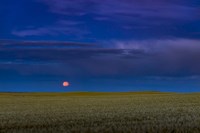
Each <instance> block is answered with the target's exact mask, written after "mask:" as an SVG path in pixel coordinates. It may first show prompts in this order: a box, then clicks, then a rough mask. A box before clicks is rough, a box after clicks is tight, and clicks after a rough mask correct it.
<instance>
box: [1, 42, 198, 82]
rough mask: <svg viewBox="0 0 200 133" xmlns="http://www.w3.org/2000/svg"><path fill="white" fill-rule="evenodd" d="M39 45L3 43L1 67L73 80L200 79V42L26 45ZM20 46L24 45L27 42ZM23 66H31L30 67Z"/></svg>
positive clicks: (50, 43)
mask: <svg viewBox="0 0 200 133" xmlns="http://www.w3.org/2000/svg"><path fill="white" fill-rule="evenodd" d="M18 43H19V42H18ZM39 43H41V47H40V48H39V47H37V48H36V49H34V48H33V49H32V48H31V49H30V48H26V47H20V48H16V47H14V46H12V48H6V47H4V45H9V44H8V43H7V44H5V43H1V48H0V57H1V58H0V64H1V67H0V68H1V69H8V68H10V69H14V70H15V71H18V72H19V73H20V72H22V73H24V72H26V73H27V74H30V75H31V74H34V73H35V72H37V73H38V72H40V71H44V72H45V73H49V74H56V75H61V76H71V77H79V76H80V77H81V76H84V77H88V76H90V77H93V76H95V77H102V76H105V77H113V76H114V77H132V78H136V77H194V76H200V69H199V68H200V63H199V60H200V53H199V51H200V46H199V44H200V41H199V40H191V39H188V40H186V39H174V40H146V41H135V40H130V41H110V42H109V43H111V44H112V45H111V47H110V48H108V47H104V46H103V45H102V47H93V45H92V46H90V45H89V46H88V45H87V44H86V46H87V47H85V44H78V43H77V44H76V43H75V45H77V46H78V47H73V48H65V49H54V48H43V45H45V47H46V46H47V45H49V47H51V45H54V44H59V42H54V43H52V42H49V43H48V42H46V43H44V44H43V43H42V42H37V43H33V42H32V41H30V43H29V44H28V43H27V44H28V45H30V44H31V45H34V44H35V45H40V44H39ZM19 44H20V43H19ZM21 44H22V45H25V42H21ZM15 45H18V44H17V43H16V44H15ZM63 45H74V44H73V43H72V44H71V43H66V44H63ZM82 45H83V47H82ZM2 47H3V48H2ZM6 62H7V63H6ZM24 64H29V66H26V65H24ZM45 64H46V65H45ZM14 66H15V67H14ZM34 66H38V67H34ZM2 67H3V68H2ZM33 70H34V71H33Z"/></svg>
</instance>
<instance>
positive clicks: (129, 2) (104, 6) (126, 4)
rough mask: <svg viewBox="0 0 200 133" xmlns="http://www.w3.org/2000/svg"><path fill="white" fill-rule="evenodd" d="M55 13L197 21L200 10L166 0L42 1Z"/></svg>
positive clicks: (182, 3) (179, 2) (179, 0)
mask: <svg viewBox="0 0 200 133" xmlns="http://www.w3.org/2000/svg"><path fill="white" fill-rule="evenodd" d="M40 1H41V2H43V3H45V4H46V5H48V6H49V9H50V11H51V12H53V13H57V14H63V15H70V14H72V15H79V16H81V15H85V14H96V15H97V18H98V15H99V16H106V17H110V18H111V19H113V18H118V19H138V18H140V19H141V18H147V19H148V18H149V19H151V18H153V19H158V18H159V19H166V18H167V19H181V20H185V19H192V18H196V19H197V17H198V16H197V14H198V13H197V10H198V8H197V7H196V6H195V5H189V4H188V3H187V4H184V2H183V1H181V0H178V1H172V0H170V1H165V0H156V1H153V2H152V1H148V0H140V1H139V0H104V1H97V0H86V1H81V0H76V1H69V0H59V1H56V0H40Z"/></svg>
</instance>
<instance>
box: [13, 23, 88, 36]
mask: <svg viewBox="0 0 200 133" xmlns="http://www.w3.org/2000/svg"><path fill="white" fill-rule="evenodd" d="M81 24H82V22H80V21H72V20H63V19H59V20H57V21H56V22H55V23H54V24H52V25H48V26H40V27H31V28H30V26H28V27H27V28H23V29H14V30H13V31H12V34H13V35H16V36H19V37H27V36H60V35H65V36H72V37H76V38H81V37H83V36H85V35H87V34H89V31H88V30H87V29H84V28H82V27H81V26H80V25H81Z"/></svg>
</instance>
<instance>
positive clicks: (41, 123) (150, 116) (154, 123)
mask: <svg viewBox="0 0 200 133" xmlns="http://www.w3.org/2000/svg"><path fill="white" fill-rule="evenodd" d="M29 132H30V133H49V132H53V133H54V132H55V133H57V132H58V133H71V132H73V133H76V132H77V133H79V132H83V133H90V132H91V133H112V132H117V133H132V132H138V133H143V132H145V133H156V132H159V133H172V132H173V133H182V132H183V133H186V132H191V133H195V132H196V133H199V132H200V94H195V93H193V94H175V93H159V92H137V93H132V92H127V93H95V92H93V93H87V92H77V93H0V133H29Z"/></svg>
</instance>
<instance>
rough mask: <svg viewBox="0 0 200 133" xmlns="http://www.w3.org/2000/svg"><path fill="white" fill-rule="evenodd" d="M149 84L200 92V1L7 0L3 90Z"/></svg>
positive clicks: (2, 19)
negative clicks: (67, 83) (69, 84)
mask: <svg viewBox="0 0 200 133" xmlns="http://www.w3.org/2000/svg"><path fill="white" fill-rule="evenodd" d="M63 81H69V82H70V83H71V86H70V87H68V88H63V87H62V86H61V85H62V82H63ZM144 90H157V91H174V92H191V91H200V1H199V0H192V1H191V0H168V1H166V0H154V1H150V0H102V1H100V0H73V1H72V0H28V1H27V0H19V1H16V0H1V3H0V91H144Z"/></svg>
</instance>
